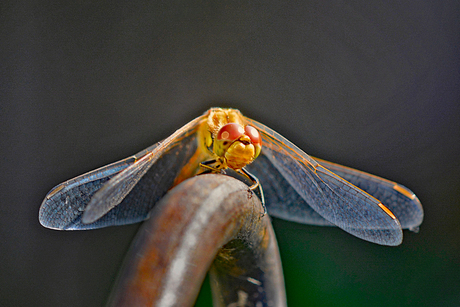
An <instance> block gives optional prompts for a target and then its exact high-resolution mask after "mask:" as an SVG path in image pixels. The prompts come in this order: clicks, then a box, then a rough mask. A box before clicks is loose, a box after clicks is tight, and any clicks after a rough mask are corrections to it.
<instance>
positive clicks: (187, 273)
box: [109, 174, 286, 307]
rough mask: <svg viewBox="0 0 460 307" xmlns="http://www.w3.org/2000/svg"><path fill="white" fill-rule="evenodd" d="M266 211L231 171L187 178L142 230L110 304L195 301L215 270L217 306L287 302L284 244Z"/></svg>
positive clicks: (282, 303) (161, 204) (163, 201)
mask: <svg viewBox="0 0 460 307" xmlns="http://www.w3.org/2000/svg"><path fill="white" fill-rule="evenodd" d="M262 212H263V207H262V205H261V203H260V201H259V199H258V198H257V197H256V196H255V195H254V194H253V193H252V192H251V191H250V190H249V189H248V186H247V185H245V184H244V183H242V182H241V181H239V180H236V179H234V178H231V177H229V176H222V175H215V174H208V175H201V176H197V177H193V178H190V179H188V180H186V181H184V182H183V183H181V184H180V185H178V186H177V187H175V188H174V189H172V190H171V191H169V192H168V194H167V195H166V196H165V197H164V198H163V199H162V200H161V201H160V202H159V203H158V204H157V205H156V206H155V208H154V209H153V210H152V212H151V217H150V219H149V220H148V221H146V222H145V223H144V225H143V226H142V227H141V229H140V231H139V233H138V235H137V237H136V239H135V240H134V242H133V245H132V248H131V250H130V252H129V253H128V255H127V258H126V260H125V264H124V266H123V268H122V271H121V274H120V276H119V279H118V282H117V284H116V286H115V287H114V290H113V292H112V295H111V297H110V299H109V306H192V305H193V303H194V302H195V300H196V298H197V295H198V293H199V290H200V288H201V284H202V282H203V280H204V278H205V275H206V272H208V270H209V269H210V278H211V288H212V293H213V301H214V306H234V307H237V306H286V295H285V289H284V279H283V274H282V268H281V260H280V256H279V251H278V245H277V242H276V238H275V235H274V232H273V228H272V225H271V223H270V219H269V217H268V215H265V216H263V217H262V215H261V213H262Z"/></svg>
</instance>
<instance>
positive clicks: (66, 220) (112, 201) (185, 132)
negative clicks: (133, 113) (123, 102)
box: [40, 116, 203, 230]
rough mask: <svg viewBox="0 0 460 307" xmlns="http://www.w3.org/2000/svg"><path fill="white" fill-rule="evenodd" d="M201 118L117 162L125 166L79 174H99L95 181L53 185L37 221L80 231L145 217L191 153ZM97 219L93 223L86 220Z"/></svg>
mask: <svg viewBox="0 0 460 307" xmlns="http://www.w3.org/2000/svg"><path fill="white" fill-rule="evenodd" d="M202 118H203V116H201V117H199V118H196V119H195V120H193V121H191V122H190V123H188V124H187V125H185V126H184V127H182V128H181V129H179V130H177V131H176V132H175V133H174V134H173V135H171V136H170V137H168V138H166V139H165V140H164V141H162V142H160V143H158V144H156V145H154V146H151V147H149V148H147V149H146V150H143V151H141V152H140V153H138V154H136V155H135V156H133V157H130V158H128V159H125V160H123V161H129V163H128V164H127V165H124V167H123V168H121V169H117V170H115V169H112V165H114V164H111V165H109V166H107V167H104V168H101V169H99V170H96V171H93V172H91V173H88V174H86V175H82V176H80V177H83V176H90V175H92V174H93V173H94V174H96V173H98V172H101V175H98V176H100V177H101V179H100V180H94V181H89V180H88V182H86V181H85V180H82V178H80V177H77V178H75V179H71V180H69V181H73V186H72V187H69V188H67V189H65V188H63V187H64V185H66V184H67V183H68V182H66V183H63V184H61V185H59V186H58V187H57V188H55V189H53V190H52V191H51V192H50V193H49V194H48V196H47V197H46V198H45V200H44V202H43V203H42V206H41V208H40V222H41V223H42V224H43V225H44V226H46V227H49V228H55V229H66V230H74V229H78V230H80V229H93V228H100V227H106V226H112V225H124V224H131V223H136V222H139V221H142V220H144V219H146V218H148V214H149V211H150V210H151V208H152V207H153V205H154V204H155V203H156V202H157V201H158V199H160V198H161V197H163V196H164V194H166V192H167V190H168V189H169V188H170V187H171V186H172V184H173V182H174V180H175V177H176V175H177V174H178V173H179V172H180V171H181V168H182V167H184V165H185V164H186V163H187V162H188V160H189V159H190V157H192V156H193V154H194V153H195V152H196V150H197V140H196V130H197V127H198V124H199V123H200V121H201V120H202ZM120 162H122V161H120ZM117 163H119V162H117ZM115 164H116V163H115ZM106 168H107V169H106ZM94 174H93V175H94ZM93 177H94V176H93ZM93 177H91V178H93ZM61 186H63V187H61ZM59 187H61V188H59ZM88 212H89V213H88ZM84 214H88V216H89V217H92V218H90V219H89V220H88V221H87V222H89V223H83V222H82V218H83V215H84ZM98 216H99V217H100V218H99V219H97V218H96V220H95V221H92V220H93V219H94V217H98Z"/></svg>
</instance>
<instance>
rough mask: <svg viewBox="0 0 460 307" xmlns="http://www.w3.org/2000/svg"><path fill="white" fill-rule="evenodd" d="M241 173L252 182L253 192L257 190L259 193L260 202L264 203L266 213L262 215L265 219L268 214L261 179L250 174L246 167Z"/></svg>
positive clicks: (251, 188)
mask: <svg viewBox="0 0 460 307" xmlns="http://www.w3.org/2000/svg"><path fill="white" fill-rule="evenodd" d="M239 172H240V173H242V174H243V175H245V176H246V177H248V178H249V179H251V180H252V182H253V185H252V186H250V187H249V189H250V190H251V191H254V190H255V189H257V190H258V191H259V196H260V202H261V203H262V207H263V208H264V212H263V213H262V217H263V216H264V215H266V214H267V207H265V197H264V190H263V189H262V185H261V184H260V182H259V179H258V178H257V177H256V176H254V175H253V174H251V173H250V172H248V171H247V170H246V169H245V168H244V167H243V168H242V169H241V171H239Z"/></svg>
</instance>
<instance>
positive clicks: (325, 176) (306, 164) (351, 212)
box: [246, 118, 402, 245]
mask: <svg viewBox="0 0 460 307" xmlns="http://www.w3.org/2000/svg"><path fill="white" fill-rule="evenodd" d="M246 120H247V122H248V123H249V124H251V125H253V126H254V127H256V128H258V129H259V131H260V132H261V133H262V135H263V136H262V138H263V149H262V154H263V155H264V156H265V157H266V158H267V159H268V160H269V161H270V162H271V164H272V165H273V166H274V167H275V168H276V169H277V170H278V172H279V173H280V174H281V175H282V176H283V177H284V178H285V179H286V181H287V182H288V183H289V184H290V185H291V186H292V188H293V189H294V190H295V191H296V192H297V193H298V194H299V195H300V196H301V197H302V198H303V200H304V201H305V202H306V203H307V204H308V205H309V206H310V207H311V208H313V209H314V210H315V211H316V212H317V213H318V214H319V215H321V216H322V217H323V218H324V219H325V220H327V221H328V222H330V223H332V224H334V225H337V226H338V227H340V228H342V229H343V230H345V231H347V232H349V233H351V234H353V235H355V236H357V237H359V238H361V239H364V240H367V241H370V242H374V243H378V244H383V245H398V244H400V243H401V242H402V229H401V225H400V224H399V221H398V219H397V218H396V217H395V216H394V214H393V213H392V212H391V211H390V210H389V209H388V208H386V207H385V206H384V205H383V204H382V203H381V202H380V201H379V200H377V199H376V198H374V197H372V196H371V195H369V194H368V193H366V192H364V191H363V190H361V189H359V188H357V187H356V186H354V185H352V184H351V183H349V182H348V181H346V180H344V179H343V178H341V177H339V176H337V175H336V174H334V173H332V172H331V171H329V170H328V169H326V168H324V167H323V166H321V165H320V164H318V163H317V162H316V161H315V160H314V159H313V158H311V157H310V156H308V155H307V154H306V153H305V152H303V151H302V150H301V149H299V148H298V147H297V146H295V145H294V144H292V143H291V142H290V141H288V140H287V139H286V138H284V137H283V136H281V135H280V134H278V133H277V132H275V131H274V130H272V129H270V128H268V127H267V126H265V125H263V124H261V123H259V122H256V121H254V120H251V119H249V118H246ZM256 162H257V160H256ZM256 162H255V163H256ZM259 179H260V180H261V181H262V184H263V178H259Z"/></svg>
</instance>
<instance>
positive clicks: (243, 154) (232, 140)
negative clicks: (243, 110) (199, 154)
mask: <svg viewBox="0 0 460 307" xmlns="http://www.w3.org/2000/svg"><path fill="white" fill-rule="evenodd" d="M261 149H262V138H261V136H260V133H259V131H257V129H256V128H254V127H252V126H245V127H244V128H243V126H241V125H240V124H237V123H228V124H226V125H224V126H222V127H221V128H220V129H219V132H218V133H217V136H216V138H215V140H214V144H213V151H214V153H215V154H216V155H217V156H219V157H221V158H225V160H226V163H227V165H228V167H230V168H232V169H241V168H243V167H244V166H246V165H247V164H249V163H251V162H252V161H253V160H254V159H255V158H257V156H258V155H259V154H260V150H261Z"/></svg>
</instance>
